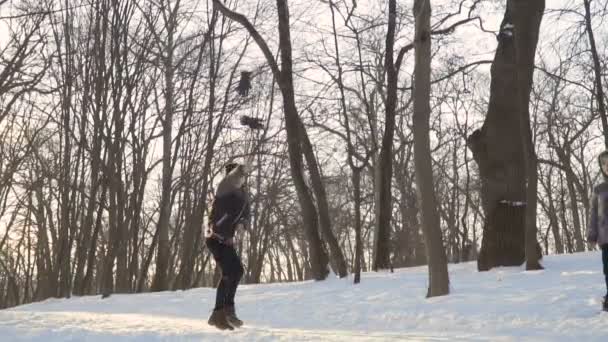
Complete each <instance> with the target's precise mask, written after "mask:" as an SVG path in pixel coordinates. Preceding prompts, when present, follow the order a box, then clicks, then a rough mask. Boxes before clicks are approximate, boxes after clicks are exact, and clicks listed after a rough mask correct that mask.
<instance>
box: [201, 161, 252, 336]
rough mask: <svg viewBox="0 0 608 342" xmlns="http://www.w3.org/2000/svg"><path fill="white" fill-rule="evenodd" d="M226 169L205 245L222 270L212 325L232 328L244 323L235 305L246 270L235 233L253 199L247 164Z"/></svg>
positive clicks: (245, 222) (241, 224)
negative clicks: (249, 194) (246, 187)
mask: <svg viewBox="0 0 608 342" xmlns="http://www.w3.org/2000/svg"><path fill="white" fill-rule="evenodd" d="M226 171H227V175H226V176H225V177H224V179H222V181H221V182H220V184H219V186H218V189H217V192H216V195H215V199H214V201H213V206H212V208H211V213H210V215H209V216H210V217H209V222H210V223H209V230H208V232H207V238H206V239H205V244H206V245H207V248H208V249H209V251H210V252H211V254H212V255H213V259H215V262H216V264H217V265H218V266H219V267H220V269H221V271H222V277H221V279H220V282H219V284H218V286H217V293H216V297H215V307H214V308H213V313H212V314H211V317H209V324H210V325H213V326H216V327H217V328H218V329H221V330H225V329H230V330H232V329H234V328H235V327H240V326H241V325H243V321H241V320H240V319H239V318H238V317H237V316H236V311H235V308H234V297H235V294H236V289H237V287H238V285H239V281H240V280H241V277H242V276H243V273H244V270H243V265H242V264H241V259H240V258H239V256H238V254H237V253H236V249H235V247H234V234H235V232H236V230H237V228H244V227H245V225H246V224H247V221H248V220H249V199H248V197H247V194H246V192H245V190H244V185H245V180H246V177H247V174H246V170H245V166H244V165H239V164H229V165H227V166H226Z"/></svg>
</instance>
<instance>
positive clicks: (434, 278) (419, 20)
mask: <svg viewBox="0 0 608 342" xmlns="http://www.w3.org/2000/svg"><path fill="white" fill-rule="evenodd" d="M414 17H415V20H416V22H415V25H416V30H415V38H414V46H415V66H414V94H413V95H414V118H413V122H414V127H415V129H414V166H415V169H416V190H417V192H418V198H419V202H420V203H421V209H422V229H423V231H424V240H425V241H426V256H427V260H428V267H429V287H428V292H427V297H434V296H442V295H446V294H448V293H449V291H450V288H449V277H448V265H447V259H446V255H445V248H444V246H443V238H442V234H441V227H440V225H439V213H438V211H437V198H436V196H435V189H434V183H433V166H432V160H431V142H430V137H429V134H430V124H429V120H430V114H431V103H430V101H431V58H432V57H431V1H430V0H415V1H414Z"/></svg>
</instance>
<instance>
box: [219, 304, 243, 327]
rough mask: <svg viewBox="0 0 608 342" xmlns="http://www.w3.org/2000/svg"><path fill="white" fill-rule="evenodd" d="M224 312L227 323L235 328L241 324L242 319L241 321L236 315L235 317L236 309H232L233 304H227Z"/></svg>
mask: <svg viewBox="0 0 608 342" xmlns="http://www.w3.org/2000/svg"><path fill="white" fill-rule="evenodd" d="M224 312H225V313H226V321H228V324H230V325H231V326H233V327H235V328H239V327H241V326H242V325H243V321H241V320H240V319H239V318H238V317H236V311H235V310H234V305H229V306H226V307H224Z"/></svg>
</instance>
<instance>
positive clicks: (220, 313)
mask: <svg viewBox="0 0 608 342" xmlns="http://www.w3.org/2000/svg"><path fill="white" fill-rule="evenodd" d="M206 245H207V248H208V249H209V251H211V254H213V259H214V260H215V262H216V263H217V265H218V266H219V268H220V270H221V271H222V277H221V278H220V281H219V283H218V285H217V291H216V294H215V307H214V308H213V312H212V313H211V317H209V321H208V323H209V325H213V326H216V327H217V328H218V329H221V330H225V329H229V330H232V329H234V328H233V327H232V326H230V324H228V321H227V320H226V312H225V311H224V305H225V299H226V292H227V291H228V288H229V284H228V283H227V282H226V279H225V278H226V276H225V268H226V265H225V260H224V257H223V254H224V253H223V249H225V248H226V247H225V246H224V245H222V244H221V243H219V242H218V241H216V240H214V239H207V241H206Z"/></svg>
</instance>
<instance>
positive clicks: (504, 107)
mask: <svg viewBox="0 0 608 342" xmlns="http://www.w3.org/2000/svg"><path fill="white" fill-rule="evenodd" d="M512 23H513V20H512V0H509V2H508V3H507V10H506V12H505V16H504V18H503V21H502V24H501V32H500V34H499V36H498V48H497V50H496V54H495V56H494V62H493V63H492V68H491V76H492V81H491V84H490V102H489V106H488V112H487V115H486V119H485V122H484V124H483V126H482V128H481V129H480V130H476V131H474V132H473V133H472V134H471V135H470V136H469V137H468V138H467V145H468V147H469V148H470V149H471V151H472V153H473V158H474V159H475V162H476V163H477V165H478V167H479V174H480V178H481V198H482V206H483V210H484V212H485V214H486V218H485V223H484V230H483V238H482V243H481V250H480V252H479V257H478V260H477V268H478V269H479V270H482V271H483V270H489V269H491V268H492V267H495V266H515V265H521V264H522V263H523V262H524V260H525V251H524V246H525V235H524V231H525V225H524V224H525V202H526V179H525V172H524V171H523V170H524V158H523V146H522V141H521V139H519V138H518V137H520V125H519V115H520V114H519V104H518V101H516V99H517V98H518V85H517V76H516V71H517V70H516V64H515V45H514V40H513V29H512V27H513V24H512ZM514 137H517V138H514Z"/></svg>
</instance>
